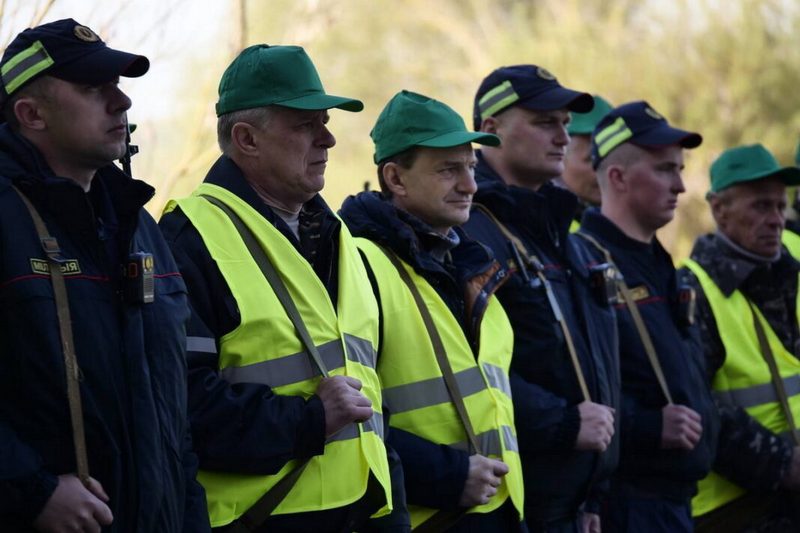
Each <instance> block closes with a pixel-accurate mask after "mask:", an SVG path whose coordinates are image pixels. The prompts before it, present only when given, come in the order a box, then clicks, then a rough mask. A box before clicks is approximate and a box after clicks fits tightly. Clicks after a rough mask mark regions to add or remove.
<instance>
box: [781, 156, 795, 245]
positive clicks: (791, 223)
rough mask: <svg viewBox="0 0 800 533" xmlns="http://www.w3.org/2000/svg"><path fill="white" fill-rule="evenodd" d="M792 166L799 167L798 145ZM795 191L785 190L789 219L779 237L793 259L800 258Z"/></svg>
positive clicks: (791, 189) (792, 188) (793, 188)
mask: <svg viewBox="0 0 800 533" xmlns="http://www.w3.org/2000/svg"><path fill="white" fill-rule="evenodd" d="M794 166H796V167H800V144H798V145H797V149H796V150H795V153H794ZM797 190H798V189H797V187H791V188H788V189H787V190H786V193H787V196H789V200H790V202H791V208H790V209H787V213H790V218H787V219H786V227H785V228H784V231H783V234H782V235H781V240H782V241H783V245H784V246H786V249H787V250H789V253H790V254H792V257H794V258H795V259H798V258H800V220H798V216H800V199H798V195H797Z"/></svg>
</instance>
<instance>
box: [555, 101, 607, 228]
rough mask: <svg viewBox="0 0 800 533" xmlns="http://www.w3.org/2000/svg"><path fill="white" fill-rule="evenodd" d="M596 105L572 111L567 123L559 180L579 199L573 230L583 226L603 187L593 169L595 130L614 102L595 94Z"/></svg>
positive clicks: (596, 204) (597, 204) (598, 200)
mask: <svg viewBox="0 0 800 533" xmlns="http://www.w3.org/2000/svg"><path fill="white" fill-rule="evenodd" d="M592 98H593V99H594V106H593V107H592V110H591V111H589V112H587V113H572V120H570V122H569V125H568V126H567V133H569V144H568V145H567V153H566V155H565V156H564V173H563V174H561V178H560V181H561V182H562V183H563V184H564V186H565V187H566V188H567V189H569V190H570V191H572V192H573V193H575V195H576V196H577V197H578V200H579V201H580V204H579V206H580V207H579V209H578V210H576V212H575V218H574V219H573V221H572V224H570V227H569V230H570V231H571V232H575V231H578V228H580V225H581V224H580V221H581V217H582V216H583V212H584V211H585V210H586V208H587V207H589V206H595V207H596V206H599V205H600V187H599V186H598V185H597V177H596V176H595V175H594V168H592V132H593V131H594V128H595V126H597V123H598V122H600V119H602V118H603V117H604V116H605V115H606V113H608V112H609V111H611V105H610V104H609V103H608V102H606V101H605V100H604V99H603V98H602V97H601V96H597V95H595V96H592Z"/></svg>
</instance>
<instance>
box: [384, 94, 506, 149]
mask: <svg viewBox="0 0 800 533" xmlns="http://www.w3.org/2000/svg"><path fill="white" fill-rule="evenodd" d="M369 136H370V137H372V141H373V142H374V143H375V156H374V157H373V159H374V160H375V163H376V164H377V163H380V162H381V161H383V160H384V159H386V158H387V157H391V156H393V155H395V154H399V153H400V152H402V151H404V150H408V149H409V148H411V147H412V146H427V147H430V148H450V147H453V146H459V145H461V144H466V143H471V142H476V143H478V144H486V145H489V146H498V145H499V144H500V137H498V136H497V135H493V134H491V133H482V132H471V131H467V126H466V125H465V124H464V119H463V118H461V116H460V115H459V114H458V113H456V112H455V111H454V110H453V109H452V108H451V107H449V106H448V105H446V104H443V103H442V102H439V101H438V100H434V99H433V98H428V97H427V96H424V95H421V94H417V93H414V92H411V91H400V92H399V93H397V94H396V95H394V97H392V99H391V100H389V103H388V104H386V107H384V108H383V111H381V114H380V116H378V121H377V122H376V123H375V127H374V128H372V131H371V132H369Z"/></svg>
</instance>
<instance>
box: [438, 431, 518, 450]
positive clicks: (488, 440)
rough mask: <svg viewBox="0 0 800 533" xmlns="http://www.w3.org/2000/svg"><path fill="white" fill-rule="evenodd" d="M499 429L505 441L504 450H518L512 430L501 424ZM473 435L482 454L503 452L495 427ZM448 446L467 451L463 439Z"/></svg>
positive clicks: (466, 445) (467, 445) (465, 442)
mask: <svg viewBox="0 0 800 533" xmlns="http://www.w3.org/2000/svg"><path fill="white" fill-rule="evenodd" d="M501 430H502V432H503V441H504V442H505V447H506V450H509V451H512V452H519V445H517V438H516V437H515V436H514V432H513V431H512V430H511V428H510V427H509V426H502V427H501ZM475 437H476V438H477V440H478V446H480V447H481V451H482V452H483V453H484V455H496V456H501V455H502V454H503V447H502V446H501V445H500V432H499V431H497V430H496V429H490V430H489V431H484V432H483V433H481V434H480V435H476V436H475ZM450 447H451V448H455V449H457V450H462V451H465V452H466V451H469V444H468V443H467V441H465V440H464V441H459V442H456V443H453V444H450Z"/></svg>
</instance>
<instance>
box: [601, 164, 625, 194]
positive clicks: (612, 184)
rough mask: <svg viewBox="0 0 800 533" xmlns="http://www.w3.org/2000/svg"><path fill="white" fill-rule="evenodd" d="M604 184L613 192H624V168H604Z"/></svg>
mask: <svg viewBox="0 0 800 533" xmlns="http://www.w3.org/2000/svg"><path fill="white" fill-rule="evenodd" d="M606 183H607V184H608V187H609V188H610V189H611V190H612V191H614V192H624V191H626V190H627V189H628V179H627V176H626V175H625V167H623V166H622V165H609V166H608V167H607V168H606Z"/></svg>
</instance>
